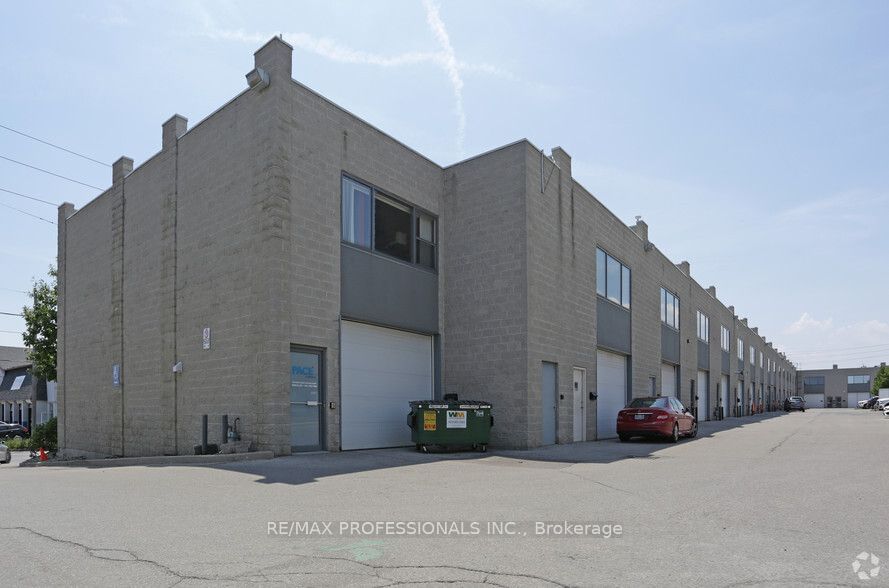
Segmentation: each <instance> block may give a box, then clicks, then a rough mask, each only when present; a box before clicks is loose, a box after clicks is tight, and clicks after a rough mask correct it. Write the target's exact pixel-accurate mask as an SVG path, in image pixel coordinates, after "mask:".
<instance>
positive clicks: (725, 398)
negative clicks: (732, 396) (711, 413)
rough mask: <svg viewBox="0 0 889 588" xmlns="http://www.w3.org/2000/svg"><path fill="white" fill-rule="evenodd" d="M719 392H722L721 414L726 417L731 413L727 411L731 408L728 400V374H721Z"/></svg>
mask: <svg viewBox="0 0 889 588" xmlns="http://www.w3.org/2000/svg"><path fill="white" fill-rule="evenodd" d="M720 394H722V416H723V417H727V416H729V414H731V413H730V412H729V411H730V410H731V408H732V405H731V402H730V401H729V390H728V376H722V384H721V386H720Z"/></svg>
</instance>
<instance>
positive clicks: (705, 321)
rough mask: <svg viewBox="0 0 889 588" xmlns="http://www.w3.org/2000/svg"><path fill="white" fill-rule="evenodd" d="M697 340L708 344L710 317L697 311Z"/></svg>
mask: <svg viewBox="0 0 889 588" xmlns="http://www.w3.org/2000/svg"><path fill="white" fill-rule="evenodd" d="M698 339H700V340H701V341H704V342H705V343H709V342H710V317H709V316H707V315H706V314H704V313H703V312H701V311H700V310H699V311H698Z"/></svg>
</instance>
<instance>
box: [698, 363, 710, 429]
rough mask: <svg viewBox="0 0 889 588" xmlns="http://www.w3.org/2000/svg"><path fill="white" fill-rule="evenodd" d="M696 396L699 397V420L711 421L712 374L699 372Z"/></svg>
mask: <svg viewBox="0 0 889 588" xmlns="http://www.w3.org/2000/svg"><path fill="white" fill-rule="evenodd" d="M695 394H697V395H698V406H697V409H698V410H697V418H698V420H699V421H707V420H710V374H709V372H704V371H701V370H698V384H697V389H696V390H695Z"/></svg>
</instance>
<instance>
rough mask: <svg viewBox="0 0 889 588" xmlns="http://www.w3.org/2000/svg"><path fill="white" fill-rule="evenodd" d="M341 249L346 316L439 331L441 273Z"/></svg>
mask: <svg viewBox="0 0 889 588" xmlns="http://www.w3.org/2000/svg"><path fill="white" fill-rule="evenodd" d="M340 252H341V275H342V281H341V286H340V288H341V301H340V307H341V313H342V315H343V317H344V318H351V319H357V320H360V321H367V322H370V323H375V324H378V325H386V326H391V327H398V328H401V329H406V330H410V331H417V332H420V333H437V332H438V275H437V274H435V273H432V272H430V271H426V270H423V269H420V268H417V267H411V266H410V265H408V264H405V263H400V262H398V261H394V260H391V259H387V258H385V257H383V256H381V255H379V254H374V253H371V252H369V251H364V250H361V249H356V248H354V247H349V246H348V245H341V246H340ZM298 279H299V278H297V281H298Z"/></svg>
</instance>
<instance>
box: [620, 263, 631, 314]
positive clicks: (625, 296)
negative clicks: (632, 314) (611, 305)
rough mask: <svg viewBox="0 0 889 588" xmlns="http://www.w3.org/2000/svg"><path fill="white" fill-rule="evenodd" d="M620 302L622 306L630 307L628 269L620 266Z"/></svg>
mask: <svg viewBox="0 0 889 588" xmlns="http://www.w3.org/2000/svg"><path fill="white" fill-rule="evenodd" d="M620 284H621V285H620V303H621V306H623V307H624V308H630V269H629V268H628V267H626V266H623V265H622V266H620Z"/></svg>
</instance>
